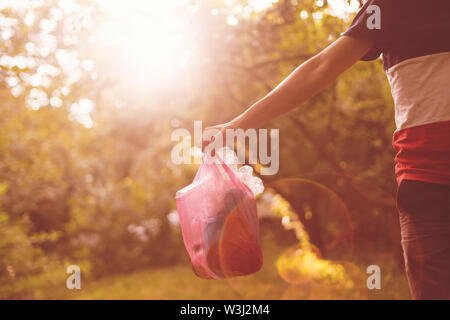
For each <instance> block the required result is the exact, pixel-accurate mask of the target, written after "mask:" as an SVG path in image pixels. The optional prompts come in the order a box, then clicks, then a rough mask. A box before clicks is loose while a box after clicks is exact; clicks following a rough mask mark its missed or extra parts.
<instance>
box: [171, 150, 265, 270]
mask: <svg viewBox="0 0 450 320" xmlns="http://www.w3.org/2000/svg"><path fill="white" fill-rule="evenodd" d="M215 159H216V160H215ZM176 202H177V208H178V214H179V216H180V224H181V231H182V234H183V240H184V244H185V246H186V249H187V251H188V253H189V256H190V258H191V263H192V268H193V270H194V272H195V274H196V275H197V276H199V277H201V278H205V279H224V278H230V277H236V276H245V275H249V274H252V273H255V272H257V271H258V270H259V269H260V268H261V266H262V251H261V245H260V242H259V223H258V217H257V212H256V202H255V198H254V195H253V193H252V191H251V190H250V189H249V188H248V187H247V186H246V185H245V184H243V183H242V182H241V181H240V180H239V179H238V177H237V176H236V175H235V174H234V173H233V172H232V170H230V168H229V167H228V166H227V165H226V164H225V163H224V162H223V161H222V160H221V159H220V158H219V157H215V158H213V157H212V156H211V155H206V156H205V159H204V161H203V163H202V165H201V166H200V168H199V170H198V172H197V174H196V176H195V178H194V181H193V182H192V184H190V185H189V186H187V187H185V188H183V189H181V190H179V191H178V192H177V195H176Z"/></svg>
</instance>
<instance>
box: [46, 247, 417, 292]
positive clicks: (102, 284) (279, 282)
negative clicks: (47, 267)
mask: <svg viewBox="0 0 450 320" xmlns="http://www.w3.org/2000/svg"><path fill="white" fill-rule="evenodd" d="M272 240H273V239H264V241H263V252H264V266H263V268H262V269H261V271H259V272H258V273H256V274H254V275H252V276H248V277H238V278H233V279H230V280H203V279H199V278H198V277H196V276H195V275H194V273H193V272H192V269H191V267H190V264H188V263H186V264H181V265H175V266H170V267H164V268H156V269H149V270H141V271H137V272H134V273H131V274H127V275H119V276H110V277H105V278H103V279H100V280H89V279H82V289H81V290H73V291H69V290H67V289H66V290H64V292H63V293H62V294H61V290H59V291H55V292H54V294H51V295H49V296H48V298H53V299H54V298H59V299H213V300H217V299H409V298H410V296H409V290H408V285H407V282H406V277H405V275H404V274H403V272H402V271H401V270H400V269H399V267H398V266H397V265H396V264H395V263H394V261H393V259H392V258H391V257H390V256H389V255H388V254H381V255H377V256H376V257H371V258H373V261H376V262H377V263H378V264H379V265H380V267H381V270H382V275H381V279H382V289H381V290H369V289H367V288H366V279H367V277H368V275H366V274H365V268H366V267H367V266H366V265H362V264H357V263H356V264H355V263H352V264H348V265H349V266H350V269H351V270H352V272H351V275H352V279H353V280H354V282H355V286H354V288H352V289H349V290H344V289H342V288H340V287H339V286H331V285H323V284H319V283H315V282H311V281H305V282H303V283H299V284H295V285H293V284H289V283H287V282H285V281H284V280H283V279H282V278H281V277H280V276H279V275H278V272H277V269H276V260H277V257H278V256H279V255H280V254H281V253H282V251H283V248H281V247H277V246H276V245H275V244H274V241H272ZM42 298H46V297H45V296H43V297H42Z"/></svg>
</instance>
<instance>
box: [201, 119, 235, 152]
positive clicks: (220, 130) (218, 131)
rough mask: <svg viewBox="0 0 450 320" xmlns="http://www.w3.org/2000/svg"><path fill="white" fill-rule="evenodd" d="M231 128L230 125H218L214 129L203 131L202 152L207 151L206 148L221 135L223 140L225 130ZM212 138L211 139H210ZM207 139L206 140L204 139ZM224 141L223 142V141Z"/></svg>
mask: <svg viewBox="0 0 450 320" xmlns="http://www.w3.org/2000/svg"><path fill="white" fill-rule="evenodd" d="M228 128H230V125H229V124H228V123H223V124H218V125H215V126H212V127H207V128H205V130H203V133H202V151H203V152H204V151H205V148H206V147H207V146H208V145H209V144H210V143H212V142H213V141H215V140H216V139H217V137H218V136H219V135H222V139H224V138H225V132H226V131H225V130H226V129H228ZM210 137H211V139H210ZM204 138H206V140H205V139H204ZM222 141H223V140H222Z"/></svg>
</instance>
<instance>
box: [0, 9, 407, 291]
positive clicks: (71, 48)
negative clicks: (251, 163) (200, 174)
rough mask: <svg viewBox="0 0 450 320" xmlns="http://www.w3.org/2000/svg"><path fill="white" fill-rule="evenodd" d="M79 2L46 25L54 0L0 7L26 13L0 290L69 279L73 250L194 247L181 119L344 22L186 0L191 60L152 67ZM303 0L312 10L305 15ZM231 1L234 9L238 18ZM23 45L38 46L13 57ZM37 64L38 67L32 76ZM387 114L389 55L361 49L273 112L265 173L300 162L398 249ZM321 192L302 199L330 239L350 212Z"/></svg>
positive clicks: (204, 116) (282, 70)
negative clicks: (178, 159)
mask: <svg viewBox="0 0 450 320" xmlns="http://www.w3.org/2000/svg"><path fill="white" fill-rule="evenodd" d="M76 2H77V3H78V4H79V5H80V9H79V10H78V11H77V10H75V11H74V12H65V11H64V10H62V11H61V12H60V13H61V14H62V18H61V19H58V20H57V23H56V26H55V28H54V29H52V30H50V31H47V32H46V33H45V32H44V31H43V30H42V28H41V26H42V25H41V22H42V21H44V20H46V21H48V20H49V19H50V20H51V19H52V18H51V17H52V15H53V16H54V15H55V14H58V15H59V14H60V13H55V12H56V11H55V10H52V9H54V8H56V7H57V3H58V2H57V1H45V3H44V4H43V5H42V6H41V7H38V8H34V9H32V11H33V12H34V14H35V20H36V21H35V23H34V24H33V25H27V24H26V23H25V19H26V15H27V13H28V11H20V10H19V11H14V10H11V9H3V10H1V11H0V14H1V15H0V19H5V18H7V19H12V20H8V21H15V22H14V23H13V24H12V26H8V27H5V25H1V26H0V31H3V29H5V28H10V29H12V30H13V36H12V37H11V38H10V39H8V40H7V41H2V42H1V43H0V62H1V63H0V67H1V70H0V101H1V105H0V199H1V206H0V234H1V238H0V298H1V297H8V298H11V297H20V298H36V297H41V296H43V294H42V292H38V291H36V292H34V293H33V292H32V291H33V289H32V288H33V287H36V286H38V287H40V288H41V289H40V290H44V288H46V285H45V284H44V283H53V282H58V283H61V285H63V282H62V281H64V277H65V270H64V268H63V267H62V266H64V265H67V264H86V268H87V269H89V270H90V271H89V273H90V274H91V275H92V276H93V277H98V276H106V275H108V274H113V273H123V272H131V271H132V270H135V269H141V268H145V267H149V266H161V265H168V264H173V263H176V262H179V261H180V260H183V261H184V260H185V259H186V252H185V250H184V248H183V245H182V239H181V234H180V230H179V228H178V227H176V226H173V225H171V224H170V223H169V221H168V219H167V214H168V213H170V212H172V211H173V210H174V209H175V203H174V195H175V192H176V190H178V189H180V188H181V187H183V186H185V185H187V184H189V183H190V182H191V180H192V178H193V175H194V173H195V171H196V167H195V166H177V165H174V164H173V163H172V162H171V161H170V151H171V148H172V146H173V144H174V143H173V142H172V141H171V140H170V134H171V132H172V130H173V128H174V127H173V124H172V122H171V121H172V120H176V121H177V122H179V124H180V126H181V127H184V128H187V129H192V126H193V121H194V120H203V121H204V125H213V124H217V123H220V122H225V121H228V120H230V119H231V118H232V117H234V116H235V115H237V113H238V112H241V111H242V110H243V109H244V108H246V107H248V106H249V105H251V104H252V103H253V102H254V101H255V100H256V99H258V98H260V97H262V96H263V95H264V94H266V93H267V92H268V91H269V90H270V89H271V88H273V87H274V86H275V85H276V84H277V83H278V82H279V81H281V80H282V79H283V78H284V77H285V76H286V75H287V74H289V73H290V72H291V71H292V70H293V69H294V68H295V67H296V66H297V65H298V64H299V63H301V62H303V61H305V60H306V59H307V58H308V57H310V56H311V55H313V54H314V53H316V52H317V51H318V50H321V49H323V48H324V47H326V46H327V45H328V44H329V43H331V42H332V41H333V40H335V39H336V38H337V37H338V36H339V34H340V33H341V32H342V31H344V30H345V27H346V26H347V25H348V23H349V21H348V20H343V19H341V18H339V17H336V16H333V15H331V14H330V13H329V11H327V10H328V6H327V4H325V5H324V6H318V4H317V2H316V1H312V0H304V1H291V0H289V1H288V0H280V1H278V2H277V3H275V4H274V5H273V6H272V7H270V8H268V9H267V10H264V11H262V12H257V13H255V12H253V13H252V14H251V15H250V16H249V17H241V16H239V15H238V14H235V13H234V11H232V9H230V8H229V7H228V6H227V5H226V2H225V1H209V0H208V1H206V0H205V1H204V0H202V1H200V0H198V1H194V0H193V1H190V5H189V6H187V7H186V8H181V9H180V10H181V11H182V12H183V14H185V15H186V16H187V17H188V20H189V21H190V23H191V24H192V25H193V26H194V31H192V32H193V35H192V38H193V39H196V41H197V42H196V44H197V45H196V47H195V49H193V52H192V56H193V57H194V60H193V63H192V64H191V65H189V66H188V67H186V69H185V71H184V72H180V73H177V74H175V76H173V78H170V79H169V78H168V77H166V75H165V74H159V75H158V76H157V77H156V80H155V79H154V78H155V77H153V78H151V77H147V76H148V75H146V74H144V75H139V76H136V70H137V71H139V70H140V68H142V67H143V66H141V65H139V63H138V62H136V61H133V60H130V59H129V57H127V56H123V55H122V54H121V52H120V51H116V50H113V49H111V48H106V49H105V48H100V49H99V48H97V47H96V46H95V44H96V39H95V37H94V36H95V34H96V32H95V31H96V30H97V29H98V28H99V27H101V25H102V21H104V19H106V18H107V17H105V13H104V12H103V11H101V10H99V9H98V7H97V4H96V3H95V1H90V0H86V1H84V0H83V1H81V0H80V1H76ZM241 2H242V3H243V4H246V1H241ZM212 9H217V10H218V11H217V12H218V14H217V15H212V14H211V10H212ZM302 11H304V12H306V13H307V18H300V13H301V12H302ZM313 13H321V14H322V18H321V19H315V18H314V16H313ZM228 14H235V15H236V16H237V17H238V20H239V24H238V25H236V26H230V25H227V23H226V21H227V15H228ZM2 21H3V20H2ZM44 25H45V24H44ZM160 32H161V33H164V32H165V30H163V29H162V30H160ZM46 41H50V42H51V43H52V45H48V44H47V49H48V52H47V54H40V53H38V52H36V51H33V50H31V49H30V48H31V47H33V46H32V45H29V43H33V44H34V46H35V47H36V48H41V47H46V45H45V42H46ZM142 42H143V43H147V42H150V46H154V47H157V46H159V45H161V44H160V43H157V42H156V40H154V39H147V38H145V39H142ZM27 48H28V49H27ZM58 50H64V52H65V54H68V55H69V56H73V57H75V61H76V63H73V64H70V63H69V65H72V66H73V68H65V67H67V66H64V65H63V64H61V63H60V61H59V60H58V54H57V52H58ZM59 55H61V51H59ZM2 57H7V58H3V59H2ZM8 57H9V58H8ZM15 57H23V58H24V59H26V61H30V60H27V59H33V61H34V62H33V63H30V64H28V63H26V65H25V66H24V65H22V63H16V64H14V63H10V61H12V60H11V59H13V58H15ZM8 61H9V62H8ZM19 61H22V60H20V59H19ZM83 62H89V63H91V62H92V63H93V65H94V66H95V67H94V68H93V69H92V68H84V67H82V66H83V65H86V64H83ZM89 63H88V65H89ZM44 66H46V67H48V66H53V67H54V68H55V69H56V70H58V72H49V74H47V73H45V72H44V71H43V70H53V69H52V68H50V69H48V68H47V69H45V68H44V69H43V68H41V69H39V68H40V67H44ZM42 72H44V76H42ZM39 74H40V75H41V79H40V80H41V81H37V82H36V81H32V80H30V79H34V78H32V77H34V76H36V75H39ZM153 76H154V75H153ZM30 77H31V78H30ZM140 77H142V78H140ZM86 101H90V102H92V106H93V107H92V109H93V110H92V112H90V113H89V115H87V116H86V114H84V115H81V116H80V114H78V113H77V110H79V108H78V109H77V106H80V104H83V103H85V104H84V106H91V104H89V103H87V102H86ZM81 109H82V108H81ZM83 117H84V118H83ZM86 117H88V120H87V121H86ZM392 118H393V111H392V100H391V97H390V93H389V88H388V87H387V84H386V81H385V78H384V75H383V71H382V68H381V65H380V63H379V61H375V62H372V63H358V64H357V65H356V66H355V67H353V68H352V69H350V70H349V71H347V72H346V73H345V74H343V76H342V77H341V78H340V79H339V80H338V81H337V82H336V83H334V84H333V85H332V86H330V87H329V88H328V89H327V90H325V91H324V92H323V93H321V94H319V95H318V96H317V97H315V98H314V99H312V100H311V101H309V102H308V103H306V104H305V105H304V106H302V107H301V108H298V110H295V111H294V112H292V113H291V114H289V115H288V116H286V117H282V118H280V119H277V120H275V121H273V122H272V123H270V126H271V127H274V128H281V130H280V137H281V139H280V164H281V168H280V172H279V174H278V175H276V176H274V177H265V182H266V184H269V183H271V182H274V181H276V180H278V179H282V178H289V177H300V178H307V179H311V180H313V181H316V182H318V183H320V184H323V185H325V186H326V187H328V188H329V189H331V190H333V191H334V192H335V193H336V194H337V195H339V196H340V197H341V198H342V199H343V200H344V202H345V203H346V204H347V206H348V208H349V213H350V215H351V217H350V218H351V220H352V223H353V226H354V229H355V233H356V237H357V238H358V237H359V239H363V240H364V241H358V242H357V245H359V246H361V247H363V246H365V245H366V244H367V243H370V242H379V243H381V245H380V246H381V249H380V251H387V250H391V248H395V250H397V249H398V246H397V245H396V244H393V243H396V240H397V239H396V232H397V230H398V226H397V225H396V222H395V221H394V222H393V219H392V218H393V217H394V216H393V215H392V213H393V212H394V210H395V208H394V207H393V205H392V201H391V202H390V201H389V200H392V194H393V191H394V190H395V180H394V177H393V167H392V156H393V152H392V148H391V146H390V141H391V140H390V136H391V133H392V131H393V121H392ZM91 119H92V123H93V125H92V127H91V125H90V124H91V123H90V120H91ZM83 124H84V125H83ZM345 177H347V178H345ZM348 177H350V178H348ZM361 191H362V192H361ZM307 193H308V190H306V191H305V194H307ZM287 198H288V200H290V201H291V202H292V203H294V202H295V198H299V197H298V196H297V195H296V194H295V192H291V199H289V197H287ZM311 201H312V198H307V199H303V200H302V201H297V204H298V207H297V208H295V209H296V211H297V212H301V211H302V209H301V208H302V207H304V205H309V206H311V207H312V208H313V211H314V215H313V216H314V217H320V219H319V218H318V219H319V220H318V221H314V223H311V224H310V225H314V226H315V229H314V228H311V229H308V228H307V229H308V230H307V231H308V232H309V233H310V234H311V238H312V239H317V242H318V243H320V239H321V237H323V238H326V237H327V236H326V235H324V236H321V234H322V233H323V232H325V231H326V230H332V229H333V228H334V229H336V228H338V227H339V226H338V225H335V224H333V223H329V221H330V220H329V219H328V217H329V215H330V214H332V213H330V212H325V210H322V211H321V209H320V208H317V207H314V206H313V205H312V204H311V203H310V202H311ZM300 202H301V203H300ZM380 213H381V214H380ZM314 219H316V218H314ZM394 220H395V219H394ZM386 224H389V225H391V226H392V228H390V229H389V228H386ZM307 225H308V224H307ZM359 249H361V248H359ZM358 252H360V253H361V252H364V250H360V251H358ZM183 272H184V271H183ZM184 275H185V273H184ZM180 281H181V280H180ZM176 283H177V284H178V282H176ZM180 283H181V285H184V283H183V282H182V281H181V282H180ZM2 291H3V292H2ZM4 292H8V293H7V294H5V293H4ZM30 292H31V293H30ZM2 294H3V296H2ZM185 296H186V297H196V296H195V295H193V294H190V293H186V295H185ZM99 297H100V296H99ZM158 297H161V298H162V297H163V296H158Z"/></svg>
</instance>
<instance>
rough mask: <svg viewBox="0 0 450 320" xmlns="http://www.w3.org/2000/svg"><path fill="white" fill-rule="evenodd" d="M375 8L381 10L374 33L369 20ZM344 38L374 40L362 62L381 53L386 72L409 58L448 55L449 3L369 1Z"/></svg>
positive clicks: (443, 0) (446, 0)
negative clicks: (377, 27) (368, 24)
mask: <svg viewBox="0 0 450 320" xmlns="http://www.w3.org/2000/svg"><path fill="white" fill-rule="evenodd" d="M373 5H375V6H378V7H379V8H380V10H379V12H380V21H381V24H380V29H372V30H371V29H369V27H368V26H367V21H368V19H370V17H371V16H373V15H374V11H372V10H370V9H371V8H370V6H373ZM371 21H373V20H371ZM371 21H369V22H371ZM342 35H345V36H350V37H355V38H363V39H368V40H371V41H373V42H374V47H373V48H372V50H370V51H369V52H368V53H367V54H366V55H365V56H364V57H363V58H362V60H365V61H367V60H374V59H376V58H378V57H379V56H380V54H381V53H382V54H383V64H384V69H385V70H388V69H389V68H390V67H392V66H394V65H396V64H398V63H400V62H402V61H404V60H407V59H411V58H415V57H421V56H425V55H430V54H434V53H440V52H448V51H450V0H368V1H366V2H365V3H364V6H363V7H362V8H361V10H360V11H359V12H358V14H357V15H356V17H355V19H354V20H353V22H352V23H351V25H350V27H349V28H348V29H347V31H345V32H344V33H343V34H342Z"/></svg>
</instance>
